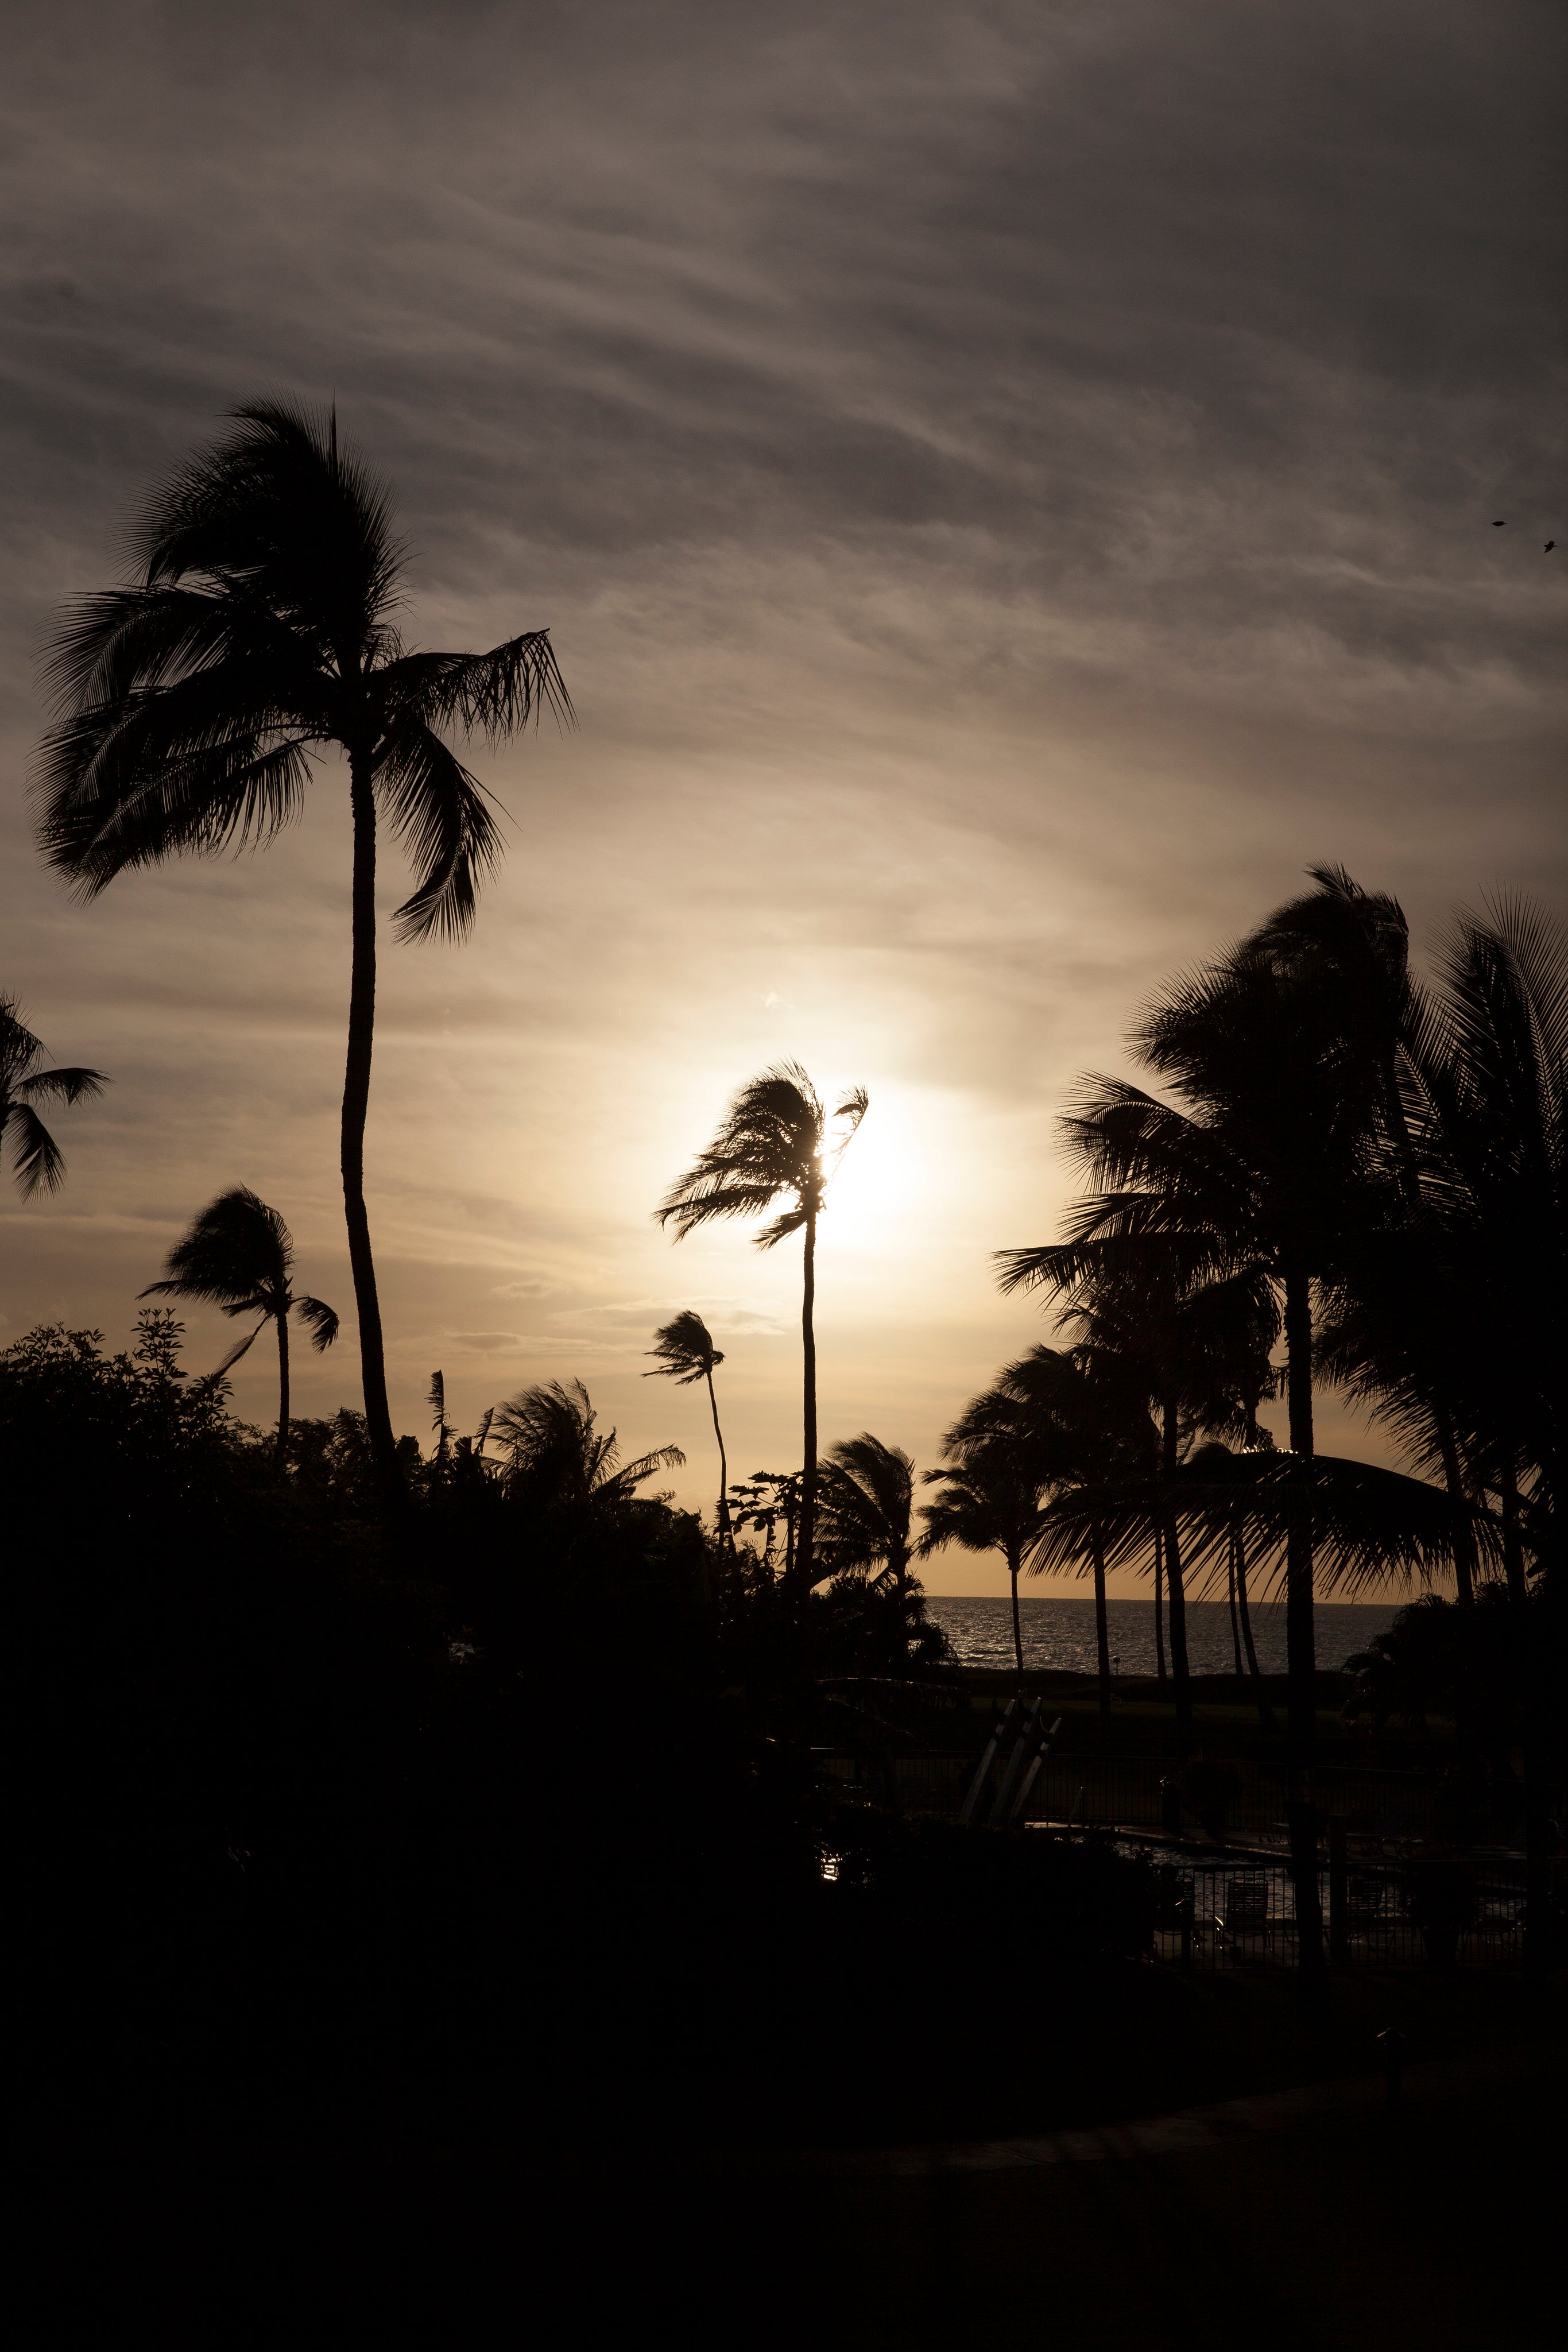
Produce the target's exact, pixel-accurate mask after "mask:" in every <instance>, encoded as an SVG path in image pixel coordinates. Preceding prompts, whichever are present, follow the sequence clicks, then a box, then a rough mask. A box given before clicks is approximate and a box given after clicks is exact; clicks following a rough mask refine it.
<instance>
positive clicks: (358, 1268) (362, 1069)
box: [341, 754, 397, 1491]
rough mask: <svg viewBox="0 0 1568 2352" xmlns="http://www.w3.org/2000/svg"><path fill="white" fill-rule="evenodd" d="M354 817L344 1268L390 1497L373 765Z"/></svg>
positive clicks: (368, 1428)
mask: <svg viewBox="0 0 1568 2352" xmlns="http://www.w3.org/2000/svg"><path fill="white" fill-rule="evenodd" d="M349 776H350V802H351V804H352V808H353V816H354V884H353V910H354V912H353V940H354V946H353V969H352V975H351V978H350V986H349V1054H348V1062H347V1066H346V1067H345V1070H344V1073H343V1129H342V1152H341V1158H342V1169H343V1213H344V1216H345V1218H346V1220H347V1222H348V1227H349V1265H350V1269H351V1270H352V1273H353V1277H354V1305H355V1307H356V1308H357V1310H358V1315H359V1325H360V1372H361V1380H362V1381H363V1383H364V1391H365V1433H366V1435H367V1436H368V1438H369V1440H370V1446H371V1459H372V1460H373V1461H374V1463H375V1465H376V1471H377V1475H378V1476H379V1478H380V1480H381V1482H382V1486H384V1487H386V1488H387V1489H388V1490H389V1491H390V1490H392V1489H393V1488H395V1486H396V1484H397V1448H396V1445H395V1443H394V1441H393V1438H392V1413H391V1412H390V1410H389V1408H388V1405H387V1371H386V1351H385V1349H384V1347H383V1345H382V1309H381V1301H380V1299H379V1298H378V1297H377V1296H376V1267H375V1260H374V1258H373V1257H372V1256H371V1223H370V1219H369V1217H368V1216H367V1214H366V1213H365V1120H366V1117H367V1115H368V1113H369V1110H370V1103H371V1043H372V1040H373V1037H374V1034H375V1020H376V808H375V798H374V794H373V793H372V790H371V764H370V761H369V760H368V759H367V758H365V757H364V756H363V755H362V754H356V755H355V756H353V757H352V758H351V759H350V763H349Z"/></svg>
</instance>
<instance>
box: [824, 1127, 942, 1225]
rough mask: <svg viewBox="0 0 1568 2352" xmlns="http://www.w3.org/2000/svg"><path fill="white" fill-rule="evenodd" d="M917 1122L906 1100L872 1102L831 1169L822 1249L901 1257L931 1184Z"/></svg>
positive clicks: (830, 1150) (827, 1156)
mask: <svg viewBox="0 0 1568 2352" xmlns="http://www.w3.org/2000/svg"><path fill="white" fill-rule="evenodd" d="M919 1125H920V1122H919V1120H918V1119H917V1118H915V1113H914V1106H913V1104H912V1103H911V1101H910V1099H909V1098H908V1097H905V1096H903V1095H901V1094H898V1093H896V1092H889V1093H887V1094H886V1095H883V1096H879V1097H876V1098H874V1099H873V1103H872V1106H871V1108H870V1109H869V1110H868V1111H867V1113H866V1115H865V1118H863V1120H862V1122H861V1126H860V1129H859V1131H858V1132H857V1133H856V1135H855V1136H854V1138H853V1139H852V1142H851V1143H850V1145H849V1147H848V1149H847V1150H846V1151H845V1152H844V1154H843V1157H842V1159H841V1160H839V1162H838V1164H837V1166H836V1167H833V1166H832V1164H831V1163H832V1153H833V1141H832V1139H831V1138H830V1140H829V1144H828V1148H827V1150H826V1151H825V1152H824V1155H823V1156H824V1158H825V1159H826V1160H828V1161H829V1164H830V1168H831V1175H830V1177H829V1182H828V1193H827V1202H826V1205H825V1207H824V1210H823V1213H822V1223H821V1246H822V1247H824V1248H825V1249H831V1250H832V1251H834V1252H835V1253H836V1252H838V1251H840V1250H842V1249H853V1250H855V1251H857V1252H860V1253H862V1254H863V1255H871V1256H880V1255H883V1254H884V1253H885V1254H887V1255H892V1254H894V1252H896V1251H902V1250H903V1249H904V1247H905V1246H906V1245H907V1238H908V1235H909V1233H910V1229H911V1227H912V1226H913V1225H914V1224H915V1223H918V1222H919V1220H920V1218H921V1215H922V1212H923V1208H924V1205H925V1201H926V1198H927V1195H928V1192H929V1189H930V1184H929V1179H930V1162H929V1157H928V1154H927V1152H926V1151H925V1150H923V1149H922V1140H923V1139H922V1138H921V1137H920V1135H919V1132H918V1130H919Z"/></svg>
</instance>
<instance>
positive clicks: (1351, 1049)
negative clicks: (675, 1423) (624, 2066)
mask: <svg viewBox="0 0 1568 2352" xmlns="http://www.w3.org/2000/svg"><path fill="white" fill-rule="evenodd" d="M1325 895H1332V896H1333V897H1334V898H1335V901H1336V905H1338V906H1340V907H1341V908H1342V909H1343V908H1346V907H1348V908H1351V912H1352V914H1353V915H1354V903H1353V902H1352V901H1351V900H1350V899H1349V898H1348V897H1347V896H1346V895H1345V893H1343V891H1341V892H1336V893H1325ZM1339 919H1340V918H1339V917H1338V916H1336V917H1335V918H1334V921H1338V920H1339ZM1357 921H1359V919H1357ZM1324 931H1325V935H1326V938H1327V943H1326V944H1325V940H1324V939H1323V938H1319V937H1317V936H1316V935H1314V936H1313V938H1312V940H1311V941H1310V942H1309V947H1308V948H1306V949H1303V948H1302V947H1301V944H1300V941H1299V940H1297V939H1296V938H1295V936H1294V934H1293V933H1292V932H1291V927H1290V926H1288V925H1287V926H1286V927H1285V935H1284V936H1281V935H1279V934H1276V933H1275V932H1274V931H1273V930H1272V929H1271V928H1270V924H1269V923H1265V924H1264V925H1262V926H1261V927H1260V929H1259V930H1258V931H1257V932H1256V933H1255V934H1253V936H1252V937H1251V938H1250V939H1249V940H1243V941H1242V942H1241V944H1240V945H1239V947H1237V948H1234V949H1232V950H1229V951H1228V953H1227V954H1226V955H1224V956H1223V957H1221V958H1219V959H1218V960H1217V961H1214V962H1211V963H1209V964H1207V965H1204V966H1202V967H1201V968H1199V969H1198V970H1197V971H1195V972H1192V973H1189V974H1187V975H1185V976H1184V977H1183V978H1182V979H1180V980H1179V981H1177V982H1176V983H1175V984H1174V986H1172V987H1171V988H1170V989H1169V990H1167V992H1166V994H1165V996H1164V997H1163V998H1162V999H1161V1000H1160V1001H1159V1002H1158V1003H1155V1006H1154V1007H1153V1008H1152V1009H1151V1010H1150V1011H1149V1012H1148V1013H1146V1014H1145V1017H1144V1018H1143V1020H1142V1021H1141V1022H1140V1024H1139V1025H1138V1028H1137V1030H1136V1032H1135V1033H1134V1034H1135V1043H1136V1046H1137V1050H1138V1053H1139V1056H1140V1058H1141V1059H1142V1060H1143V1061H1144V1062H1145V1064H1146V1065H1148V1066H1150V1067H1152V1068H1153V1069H1155V1070H1156V1071H1157V1072H1158V1073H1159V1074H1160V1075H1161V1076H1164V1077H1165V1078H1166V1080H1167V1081H1170V1082H1171V1083H1172V1084H1173V1085H1174V1086H1175V1087H1176V1089H1177V1091H1178V1092H1179V1094H1180V1097H1181V1098H1182V1099H1181V1101H1180V1103H1179V1104H1172V1103H1169V1102H1166V1101H1163V1100H1161V1099H1160V1098H1159V1097H1155V1096H1153V1095H1150V1094H1148V1093H1146V1092H1145V1090H1144V1089H1143V1088H1142V1087H1135V1086H1133V1085H1130V1084H1128V1083H1127V1082H1125V1081H1123V1080H1116V1079H1098V1080H1092V1081H1091V1082H1090V1087H1091V1091H1090V1093H1089V1095H1088V1097H1087V1098H1086V1099H1085V1101H1084V1102H1083V1103H1082V1105H1081V1106H1080V1108H1079V1110H1078V1112H1077V1114H1076V1116H1075V1117H1074V1118H1073V1119H1072V1120H1071V1122H1070V1129H1071V1133H1072V1135H1073V1139H1074V1141H1075V1144H1076V1147H1077V1149H1078V1150H1079V1152H1080V1153H1081V1154H1082V1158H1083V1160H1084V1161H1085V1162H1086V1164H1087V1167H1088V1171H1089V1173H1090V1176H1091V1179H1092V1181H1093V1183H1094V1184H1095V1186H1096V1188H1097V1189H1096V1193H1095V1197H1094V1198H1092V1200H1091V1201H1089V1202H1086V1203H1085V1204H1084V1206H1083V1208H1082V1210H1081V1211H1080V1212H1079V1213H1078V1218H1077V1230H1076V1233H1075V1235H1074V1239H1075V1240H1077V1241H1079V1242H1087V1241H1091V1240H1095V1239H1105V1240H1119V1241H1122V1242H1125V1243H1131V1242H1134V1241H1138V1240H1142V1239H1145V1238H1146V1237H1149V1236H1153V1235H1158V1236H1160V1237H1162V1238H1163V1239H1166V1240H1168V1241H1173V1242H1176V1243H1177V1244H1179V1246H1180V1249H1181V1252H1182V1254H1183V1256H1184V1258H1185V1260H1186V1267H1185V1271H1186V1278H1187V1279H1188V1280H1197V1279H1198V1278H1200V1277H1201V1278H1210V1279H1218V1280H1220V1281H1223V1280H1225V1279H1226V1278H1227V1277H1238V1276H1239V1277H1246V1276H1249V1275H1251V1274H1253V1273H1255V1272H1258V1271H1260V1272H1262V1273H1263V1274H1265V1275H1266V1276H1268V1278H1269V1279H1270V1281H1271V1282H1273V1283H1275V1284H1277V1285H1278V1287H1279V1290H1280V1293H1281V1298H1282V1304H1283V1325H1284V1336H1285V1351H1286V1397H1287V1402H1288V1411H1289V1421H1290V1435H1291V1461H1290V1464H1289V1465H1287V1467H1288V1469H1289V1471H1290V1472H1291V1475H1294V1476H1295V1477H1296V1479H1297V1482H1298V1486H1299V1488H1300V1499H1299V1503H1298V1507H1297V1508H1296V1509H1295V1510H1294V1511H1293V1512H1292V1514H1291V1517H1290V1523H1289V1535H1288V1557H1287V1563H1286V1578H1285V1624H1286V1644H1287V1650H1288V1655H1289V1664H1290V1713H1289V1726H1290V1747H1291V1780H1292V1793H1291V1800H1290V1803H1289V1806H1288V1811H1289V1813H1290V1818H1291V1854H1292V1870H1293V1873H1294V1876H1295V1880H1296V1890H1297V1916H1298V1921H1299V1924H1300V1949H1301V1999H1302V2003H1303V2007H1304V2008H1305V2009H1307V2010H1308V2011H1312V2012H1316V2011H1319V2010H1321V2007H1322V2000H1323V1999H1324V1997H1325V1979H1324V1978H1323V1974H1322V1935H1321V1915H1320V1907H1319V1901H1318V1882H1317V1861H1316V1852H1317V1849H1316V1832H1315V1828H1314V1826H1313V1822H1314V1820H1315V1816H1314V1814H1313V1811H1312V1801H1311V1790H1310V1773H1311V1766H1312V1750H1313V1747H1314V1744H1315V1739H1316V1730H1317V1692H1316V1657H1315V1645H1314V1634H1313V1589H1312V1558H1313V1552H1312V1547H1313V1534H1312V1491H1313V1475H1312V1457H1313V1451H1314V1447H1313V1427H1312V1326H1313V1297H1314V1290H1321V1287H1322V1285H1323V1284H1324V1283H1325V1282H1332V1281H1333V1278H1334V1277H1335V1276H1336V1275H1338V1274H1339V1273H1341V1272H1342V1271H1343V1268H1344V1267H1345V1266H1346V1265H1348V1264H1351V1263H1354V1262H1355V1261H1356V1260H1357V1259H1358V1258H1359V1257H1361V1256H1363V1255H1364V1254H1365V1252H1366V1250H1367V1249H1368V1247H1369V1245H1370V1244H1371V1243H1372V1241H1373V1238H1374V1237H1375V1235H1376V1234H1378V1233H1379V1232H1380V1231H1382V1230H1384V1229H1385V1228H1386V1226H1387V1225H1388V1224H1389V1223H1391V1222H1396V1212H1397V1207H1398V1204H1399V1203H1400V1202H1402V1201H1403V1200H1404V1199H1405V1197H1406V1191H1407V1185H1406V1179H1405V1177H1404V1176H1403V1174H1402V1173H1401V1174H1396V1173H1393V1172H1391V1166H1390V1160H1391V1154H1392V1155H1393V1156H1394V1157H1395V1159H1396V1158H1397V1144H1396V1139H1395V1138H1394V1137H1392V1136H1391V1134H1390V1123H1391V1120H1392V1118H1393V1111H1392V1108H1391V1105H1390V1101H1389V1095H1388V1087H1387V1083H1386V1066H1385V1054H1384V1053H1383V1052H1382V1051H1380V1050H1379V1041H1380V1039H1383V1038H1384V1036H1385V1032H1384V1030H1383V1028H1382V1026H1381V1025H1380V1024H1379V1023H1378V1022H1377V1021H1375V1020H1373V1019H1370V1018H1369V1015H1368V991H1367V980H1366V963H1367V959H1366V957H1365V955H1364V954H1363V953H1362V951H1361V949H1360V948H1359V947H1357V948H1356V949H1355V950H1354V952H1351V951H1348V950H1347V951H1346V952H1345V953H1343V954H1340V953H1336V952H1335V951H1334V949H1333V924H1332V923H1325V926H1324ZM1396 933H1397V926H1396V925H1392V924H1391V923H1385V924H1383V926H1382V937H1383V940H1384V944H1385V949H1386V947H1387V943H1388V940H1389V939H1390V938H1391V937H1393V936H1396ZM1357 935H1358V936H1359V933H1358V934H1357Z"/></svg>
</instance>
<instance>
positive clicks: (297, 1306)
mask: <svg viewBox="0 0 1568 2352" xmlns="http://www.w3.org/2000/svg"><path fill="white" fill-rule="evenodd" d="M294 1312H295V1314H296V1315H298V1318H299V1320H300V1321H301V1322H302V1323H303V1324H305V1325H307V1326H308V1329H309V1332H310V1345H311V1346H312V1347H313V1348H315V1349H318V1350H319V1351H320V1352H321V1353H323V1354H325V1352H326V1350H327V1349H329V1347H330V1346H331V1345H332V1342H333V1340H334V1339H336V1338H337V1336H338V1333H339V1331H340V1329H341V1328H342V1326H341V1324H340V1321H339V1318H338V1315H337V1312H336V1310H335V1309H334V1308H333V1307H329V1306H328V1304H327V1302H326V1300H325V1299H323V1298H308V1297H307V1298H297V1299H296V1300H295V1301H294Z"/></svg>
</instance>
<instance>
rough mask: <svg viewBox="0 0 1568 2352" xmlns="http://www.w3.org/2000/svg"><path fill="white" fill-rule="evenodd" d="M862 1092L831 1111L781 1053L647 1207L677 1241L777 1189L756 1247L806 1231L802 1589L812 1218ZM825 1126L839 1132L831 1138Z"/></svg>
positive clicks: (812, 1476)
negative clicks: (776, 1210) (777, 1206)
mask: <svg viewBox="0 0 1568 2352" xmlns="http://www.w3.org/2000/svg"><path fill="white" fill-rule="evenodd" d="M866 1101H867V1097H866V1092H865V1089H864V1087H854V1088H852V1091H851V1092H850V1093H849V1094H847V1095H846V1096H845V1097H844V1098H843V1100H842V1102H841V1103H840V1104H839V1106H838V1108H837V1109H836V1110H834V1111H832V1112H831V1113H830V1112H829V1111H827V1110H826V1109H824V1108H823V1105H822V1100H821V1096H820V1095H819V1094H818V1092H817V1089H816V1087H814V1086H813V1085H812V1084H811V1081H810V1077H809V1076H807V1074H806V1072H805V1071H804V1070H803V1069H802V1068H801V1066H800V1063H799V1062H780V1063H779V1064H778V1065H777V1066H776V1067H775V1068H773V1069H771V1070H764V1072H763V1073H762V1076H760V1077H759V1078H753V1079H752V1080H751V1082H750V1084H749V1085H748V1086H745V1087H742V1088H741V1090H740V1092H739V1093H738V1094H737V1096H736V1097H735V1100H734V1101H733V1102H732V1103H731V1105H730V1107H729V1109H728V1110H727V1113H726V1114H725V1118H724V1119H723V1122H722V1123H721V1125H720V1127H719V1129H718V1132H717V1134H716V1136H715V1137H714V1139H713V1141H712V1142H711V1143H710V1144H709V1145H708V1148H707V1150H706V1151H705V1152H703V1153H702V1154H701V1156H700V1158H699V1159H698V1160H696V1162H695V1165H694V1166H693V1167H690V1168H688V1169H687V1171H686V1172H685V1175H684V1176H680V1177H677V1179H676V1180H675V1181H674V1184H673V1185H672V1186H671V1187H670V1191H669V1193H668V1195H667V1196H666V1198H665V1199H664V1202H662V1203H661V1204H660V1206H659V1207H658V1208H657V1209H656V1210H655V1211H654V1215H655V1216H656V1217H657V1219H658V1221H659V1223H660V1224H661V1225H670V1224H673V1225H674V1229H675V1239H676V1240H677V1241H685V1237H686V1235H687V1234H689V1233H695V1230H696V1228H697V1227H698V1226H699V1225H706V1224H707V1223H709V1222H710V1221H711V1220H712V1219H714V1218H716V1217H755V1216H760V1215H762V1214H763V1213H765V1212H766V1211H767V1210H768V1209H770V1208H772V1206H773V1205H774V1203H775V1202H777V1201H779V1200H780V1199H783V1200H787V1201H789V1203H790V1206H789V1208H787V1209H786V1210H784V1211H783V1212H782V1213H781V1214H780V1215H779V1216H777V1217H775V1218H774V1220H773V1222H772V1223H771V1224H768V1225H765V1226H764V1227H763V1229H762V1231H761V1232H760V1233H759V1234H758V1235H757V1236H756V1241H757V1246H758V1249H774V1248H776V1247H777V1246H778V1244H779V1243H780V1242H781V1241H787V1240H788V1239H789V1235H790V1234H804V1235H805V1247H804V1266H803V1283H802V1295H801V1305H800V1341H801V1350H802V1355H803V1358H804V1391H805V1407H804V1416H803V1418H804V1423H805V1430H804V1453H803V1455H802V1460H801V1469H800V1528H799V1532H798V1535H797V1538H796V1546H795V1570H796V1582H797V1584H798V1586H799V1588H800V1591H802V1592H809V1591H810V1589H811V1586H812V1584H813V1582H814V1581H815V1579H814V1577H813V1575H812V1573H811V1569H812V1559H813V1548H814V1543H815V1536H816V1520H817V1335H816V1329H815V1324H814V1315H815V1307H816V1296H817V1221H818V1219H819V1217H821V1213H822V1209H823V1206H824V1204H825V1202H826V1197H827V1190H828V1184H829V1181H830V1179H831V1175H832V1172H833V1170H834V1169H835V1168H836V1167H837V1165H838V1163H839V1161H840V1160H841V1159H842V1157H843V1155H844V1152H845V1151H846V1150H847V1149H848V1148H849V1145H850V1143H851V1141H852V1138H853V1136H854V1133H855V1130H856V1129H857V1128H858V1127H859V1125H860V1123H861V1121H862V1118H864V1117H865V1114H866ZM832 1126H837V1127H838V1128H839V1129H840V1133H839V1136H838V1138H837V1140H836V1141H835V1142H833V1143H832V1144H831V1148H830V1143H829V1129H830V1128H831V1127H832Z"/></svg>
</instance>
